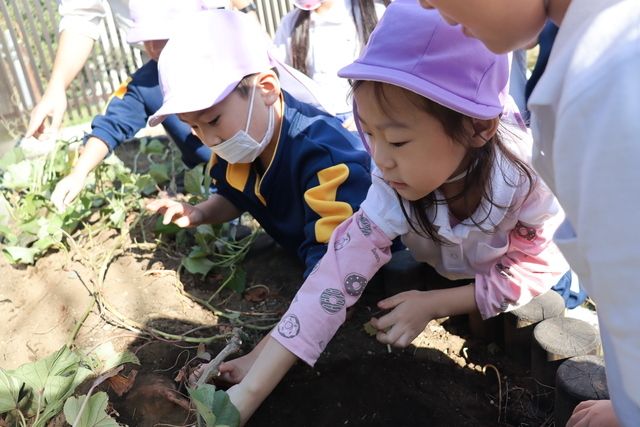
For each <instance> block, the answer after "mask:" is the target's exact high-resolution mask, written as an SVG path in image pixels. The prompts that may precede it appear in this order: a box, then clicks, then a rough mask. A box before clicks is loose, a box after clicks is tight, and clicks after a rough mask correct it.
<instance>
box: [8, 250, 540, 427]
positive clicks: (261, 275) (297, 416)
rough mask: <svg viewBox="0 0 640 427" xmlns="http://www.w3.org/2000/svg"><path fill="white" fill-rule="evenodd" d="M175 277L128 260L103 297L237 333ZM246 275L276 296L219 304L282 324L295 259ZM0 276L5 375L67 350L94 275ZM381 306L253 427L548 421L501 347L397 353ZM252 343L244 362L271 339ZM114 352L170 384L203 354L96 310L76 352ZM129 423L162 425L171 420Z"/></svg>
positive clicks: (214, 347) (138, 258)
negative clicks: (378, 318)
mask: <svg viewBox="0 0 640 427" xmlns="http://www.w3.org/2000/svg"><path fill="white" fill-rule="evenodd" d="M108 241H109V240H108V239H107V240H105V247H107V245H108V243H107V242H108ZM177 266H178V261H177V260H173V259H170V258H169V257H167V256H166V255H163V254H159V253H157V251H153V250H140V249H131V250H128V251H127V252H125V253H124V254H122V255H120V256H118V257H116V258H115V259H114V261H113V262H112V263H111V264H110V265H109V268H108V270H107V274H106V276H105V281H104V288H103V295H104V297H105V299H106V300H107V301H109V303H110V304H111V305H112V307H113V308H114V309H115V310H117V311H118V312H120V313H121V314H122V315H124V316H125V317H126V318H128V319H130V320H131V321H133V322H138V323H140V324H144V325H147V326H149V325H150V326H153V327H155V328H157V329H159V330H163V331H165V332H168V333H173V334H181V333H185V332H187V331H190V330H193V329H194V328H198V327H199V328H201V329H199V330H198V332H197V334H199V335H200V336H211V335H215V334H217V333H220V332H224V331H227V330H228V329H226V327H225V323H226V322H225V321H224V319H220V318H218V317H217V316H215V315H214V314H212V313H211V312H210V311H209V310H207V309H206V308H203V307H201V306H200V305H198V304H197V303H194V302H193V301H192V300H191V299H189V298H188V297H187V296H186V295H184V294H182V293H181V292H180V291H179V288H178V287H176V281H175V274H173V271H175V270H176V268H177ZM245 268H246V269H247V271H248V281H247V286H248V287H251V286H254V285H264V286H266V287H267V288H268V289H269V296H268V297H267V298H266V299H265V300H263V301H260V302H249V301H247V300H245V299H244V298H242V296H241V295H238V294H235V293H233V292H226V291H223V292H222V293H221V297H220V298H219V299H216V301H214V302H216V303H217V304H223V305H224V306H227V307H234V308H242V309H243V310H245V311H246V312H266V311H269V312H274V313H282V312H283V311H284V310H285V309H286V306H287V303H288V301H289V300H290V298H291V297H292V296H293V294H294V293H295V291H296V289H297V286H299V283H300V277H301V273H302V268H301V266H300V265H299V264H298V262H297V261H296V260H295V258H293V257H292V256H289V255H288V254H286V253H284V251H283V250H282V249H280V248H278V247H277V246H273V247H270V248H269V249H267V250H266V251H263V252H262V253H259V254H255V255H252V256H250V257H249V259H248V260H247V261H245ZM0 277H2V280H1V282H0V324H2V325H3V327H2V331H3V332H2V334H1V335H0V349H1V350H0V366H2V367H3V368H5V369H12V368H15V367H17V366H19V365H20V364H22V363H25V362H30V361H34V360H36V359H39V358H42V357H44V356H46V355H48V354H49V353H51V352H53V351H55V350H57V349H58V348H60V346H62V345H63V344H64V343H65V342H67V341H68V340H69V338H70V336H71V334H72V332H73V330H74V327H75V325H76V324H77V322H78V321H79V320H80V319H81V318H82V316H83V314H84V313H85V311H86V309H87V307H89V305H90V303H91V301H92V298H91V296H90V294H89V290H88V288H91V281H92V280H93V278H92V277H93V276H92V273H91V271H89V269H87V268H86V267H84V266H83V265H82V264H81V263H80V262H78V261H75V260H74V259H73V257H71V256H70V255H68V254H66V253H64V252H57V253H52V254H50V255H48V256H46V257H44V258H42V259H40V260H39V261H38V262H37V263H36V264H35V266H31V267H26V268H15V267H13V266H11V265H8V264H7V263H6V261H4V260H0ZM182 279H183V281H184V282H185V289H186V292H187V294H191V295H196V296H198V297H203V296H206V295H210V294H211V293H212V292H213V291H214V289H215V280H214V279H205V280H202V279H200V278H199V277H195V276H191V275H188V274H183V277H182ZM83 282H84V284H83ZM85 285H87V287H85ZM383 296H384V295H383V294H382V293H381V288H380V287H378V288H376V287H375V283H373V284H372V286H371V288H370V289H368V290H367V292H365V295H364V296H363V298H362V300H361V301H360V303H359V304H358V305H357V306H356V308H355V310H353V313H352V315H351V316H350V319H349V320H348V321H347V323H346V324H345V325H344V326H343V327H342V328H341V330H340V331H339V332H338V334H337V336H336V337H335V339H334V340H333V341H332V342H331V343H330V345H329V347H328V348H327V351H326V352H325V354H324V355H323V356H322V358H321V359H320V360H319V362H318V364H317V365H316V367H315V368H313V369H312V368H309V367H307V366H304V365H302V364H299V365H297V366H296V367H295V368H294V369H293V370H292V371H291V372H290V373H289V374H288V375H287V376H286V377H285V379H284V381H283V382H282V383H281V385H280V386H279V387H278V388H276V390H275V391H274V393H273V394H272V395H271V396H270V397H269V398H268V399H267V401H266V402H265V403H264V404H263V405H262V407H261V408H260V409H259V410H258V412H257V413H256V414H255V416H254V417H253V419H252V420H251V422H250V423H249V424H248V425H249V426H272V425H273V426H276V425H278V426H281V425H290V426H339V425H356V426H378V425H379V426H388V425H393V426H422V425H430V426H441V425H442V426H445V425H446V426H495V425H514V426H538V425H542V424H543V423H544V422H545V419H546V418H547V416H548V413H547V412H546V411H547V410H548V408H549V407H548V404H549V402H548V401H547V400H545V397H548V396H549V394H548V390H540V389H538V388H537V387H536V386H535V384H534V383H533V381H532V380H531V378H530V377H529V376H528V373H527V371H526V370H525V369H524V368H523V367H519V366H516V365H515V364H513V363H512V362H511V361H510V360H509V359H507V358H506V357H505V356H504V355H503V353H502V351H501V349H500V347H499V346H498V345H496V344H495V343H489V342H485V341H481V340H477V339H474V338H472V337H470V336H469V330H468V327H467V323H466V321H465V319H464V318H453V319H448V320H446V321H441V322H436V321H434V322H432V323H430V324H429V325H428V326H427V328H426V329H425V332H424V333H423V334H422V335H421V336H420V337H418V339H416V341H415V342H414V344H415V346H411V347H409V348H407V349H405V350H398V349H392V350H391V351H389V350H388V349H387V348H386V346H382V345H381V344H379V343H377V341H375V339H374V338H372V337H370V336H369V335H367V334H366V332H365V331H364V329H363V324H364V323H365V322H366V321H367V320H368V319H369V318H370V316H371V313H373V312H374V311H375V302H376V301H377V300H378V299H380V298H382V297H383ZM248 332H249V333H248V337H247V338H246V339H245V343H244V345H243V351H248V350H249V349H250V348H251V346H252V345H253V343H255V342H257V340H258V339H259V338H260V336H261V333H259V332H255V331H253V332H252V331H248ZM106 342H111V343H112V344H113V346H114V347H115V349H116V350H118V351H121V350H127V349H128V350H131V351H133V352H135V353H136V354H137V355H138V357H139V358H140V360H141V362H142V368H141V374H142V373H155V374H157V375H162V376H165V377H166V378H167V379H169V382H170V380H171V379H172V378H174V377H175V375H176V373H177V371H178V370H179V368H181V367H182V366H184V365H185V363H186V361H187V360H188V359H191V358H193V357H194V356H195V354H196V345H195V344H190V343H172V342H169V341H166V340H161V339H148V338H140V337H139V336H138V335H137V334H135V333H133V332H130V331H127V330H124V329H121V328H117V327H114V326H112V325H110V324H109V323H107V322H106V321H105V320H104V319H103V318H101V317H100V316H99V315H97V312H96V309H95V308H94V309H93V310H92V312H91V313H90V314H89V316H88V318H87V319H86V321H85V322H84V323H83V325H82V327H81V328H80V330H79V332H78V334H77V338H76V340H75V344H76V345H77V346H78V347H79V348H81V349H83V350H84V351H91V350H92V349H95V348H96V347H97V346H99V345H100V344H104V343H106ZM223 345H224V342H222V341H217V342H214V343H213V344H211V345H210V346H208V348H207V349H208V351H209V352H210V353H211V354H216V353H217V352H218V351H219V350H220V349H221V347H222V346H223ZM486 364H492V365H494V366H496V368H497V369H498V371H499V374H500V377H501V384H500V387H501V389H500V391H499V390H498V381H497V377H496V372H495V371H494V370H493V369H488V370H487V371H486V373H485V374H483V373H482V372H481V367H482V366H484V365H486ZM545 393H546V396H545ZM114 401H115V402H116V404H117V403H118V400H117V399H114ZM116 406H117V405H116ZM117 409H119V410H120V411H121V412H123V411H124V412H125V413H126V411H127V408H123V407H117ZM498 417H500V421H498ZM123 421H127V419H126V418H123ZM128 421H129V422H130V423H132V425H153V424H154V423H155V422H156V421H163V422H167V421H169V420H167V419H164V420H157V419H154V420H151V421H150V420H147V421H144V420H140V419H138V420H137V421H134V422H131V420H128ZM172 421H173V422H174V423H175V422H177V421H176V420H172Z"/></svg>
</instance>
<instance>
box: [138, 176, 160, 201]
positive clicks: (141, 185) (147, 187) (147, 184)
mask: <svg viewBox="0 0 640 427" xmlns="http://www.w3.org/2000/svg"><path fill="white" fill-rule="evenodd" d="M135 186H136V188H138V191H139V192H140V193H142V194H144V195H145V196H148V195H149V194H152V193H155V192H156V182H155V181H154V179H153V178H152V177H151V176H150V175H147V174H144V175H140V176H138V178H137V179H136V181H135Z"/></svg>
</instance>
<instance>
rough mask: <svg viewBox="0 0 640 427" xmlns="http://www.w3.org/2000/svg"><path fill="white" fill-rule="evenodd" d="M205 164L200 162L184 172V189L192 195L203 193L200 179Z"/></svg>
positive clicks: (201, 179)
mask: <svg viewBox="0 0 640 427" xmlns="http://www.w3.org/2000/svg"><path fill="white" fill-rule="evenodd" d="M205 166H206V165H204V164H201V165H198V166H196V167H194V168H193V169H191V170H188V171H186V172H185V173H184V190H185V191H186V192H187V193H189V194H193V195H194V196H201V195H202V193H203V191H202V190H203V188H202V181H203V176H204V168H205Z"/></svg>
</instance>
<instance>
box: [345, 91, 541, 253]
mask: <svg viewBox="0 0 640 427" xmlns="http://www.w3.org/2000/svg"><path fill="white" fill-rule="evenodd" d="M364 82H366V81H364V80H357V81H354V82H352V90H353V91H354V92H355V91H356V90H357V89H358V87H360V86H361V85H362V83H364ZM369 83H371V84H373V90H374V93H375V96H376V99H377V101H378V104H379V105H380V106H381V108H382V109H383V111H384V109H385V105H388V101H387V100H386V97H385V93H384V87H385V86H386V85H387V84H386V83H381V82H369ZM404 91H405V92H406V95H407V98H408V99H409V100H410V101H411V102H412V103H413V104H414V105H415V106H416V107H417V108H420V109H421V110H423V111H426V112H427V113H429V114H430V115H432V116H433V117H435V118H436V119H437V120H438V121H439V122H440V123H441V124H442V127H443V129H444V131H445V133H446V134H447V136H449V137H450V138H451V139H453V140H454V141H456V142H458V143H460V144H463V145H466V146H468V145H467V143H466V140H467V139H468V136H467V134H466V133H467V131H466V129H468V126H467V127H465V121H468V120H471V118H470V117H468V116H466V115H464V114H462V113H458V112H457V111H453V110H451V109H449V108H447V107H444V106H442V105H440V104H438V103H436V102H434V101H431V100H429V99H427V98H425V97H423V96H420V95H418V94H415V93H413V92H411V91H408V90H404ZM508 133H512V132H509V130H508V129H507V128H505V127H503V126H501V127H500V128H498V131H497V132H496V134H495V135H494V136H493V137H492V138H491V139H489V140H488V141H487V142H486V143H485V144H483V145H482V146H481V147H477V148H476V147H471V146H468V148H469V151H468V153H469V156H470V158H469V163H468V164H469V166H468V167H467V170H466V173H467V174H466V176H465V177H464V186H463V189H462V191H461V192H460V193H458V194H456V195H455V196H453V197H450V198H446V199H437V198H436V197H435V193H434V192H432V193H430V194H427V195H426V196H425V197H423V198H421V199H418V200H415V201H411V202H409V206H410V209H411V213H412V214H413V217H414V218H415V221H412V220H411V218H410V216H409V214H408V213H407V212H406V210H405V207H404V203H403V200H402V198H401V197H400V195H399V194H397V192H396V194H397V195H398V198H399V199H400V206H401V207H402V212H403V213H404V216H405V218H406V219H407V222H408V223H409V225H410V226H411V228H412V229H413V230H414V231H415V232H416V233H418V234H421V235H423V236H425V237H429V238H431V239H432V240H434V241H436V242H438V243H441V244H445V243H446V242H445V241H443V240H442V238H440V236H439V235H438V230H437V228H436V227H435V226H434V224H433V222H432V221H433V219H434V218H435V215H434V217H433V218H429V215H427V210H428V209H429V208H431V207H434V208H435V209H436V210H437V208H438V205H441V204H447V203H450V202H452V201H455V200H460V199H462V200H463V204H464V206H465V209H466V208H469V209H467V210H469V211H470V210H471V208H473V206H470V203H471V202H470V199H471V198H470V195H471V194H472V192H476V191H479V192H480V193H481V199H480V200H481V201H483V200H486V201H487V202H489V206H490V208H489V211H488V212H487V213H486V216H485V217H484V218H482V219H474V218H473V217H469V218H468V219H465V221H471V222H473V224H474V225H475V226H477V227H478V228H479V229H481V230H483V231H484V232H487V233H488V232H490V229H491V228H492V227H491V226H489V227H483V224H484V222H485V221H486V220H487V219H488V218H489V214H490V211H491V209H493V208H494V207H495V208H501V209H509V208H513V207H514V206H500V205H498V204H497V203H496V202H495V201H494V200H493V199H492V197H491V194H492V184H491V174H492V169H493V168H494V167H497V168H501V167H502V165H501V164H500V162H497V154H498V152H499V153H500V154H501V155H502V156H503V157H504V158H505V159H506V161H507V162H509V163H510V164H512V165H513V166H515V168H516V170H517V171H518V174H517V177H516V179H515V181H516V182H512V181H513V179H510V178H508V177H507V176H506V174H505V172H504V170H503V171H502V175H503V177H504V179H505V181H506V182H507V184H508V185H511V186H514V187H516V186H520V185H522V184H523V182H528V190H527V194H526V197H525V199H526V198H527V197H528V196H529V195H530V194H531V191H532V190H533V187H534V184H535V180H536V175H535V174H534V172H533V170H532V169H531V167H530V166H529V165H528V164H527V163H525V162H524V161H522V160H521V159H520V158H519V157H518V156H516V155H515V154H514V153H512V152H511V151H510V150H509V149H508V148H507V147H506V145H505V143H504V138H505V137H506V136H507V134H508ZM523 180H524V181H523Z"/></svg>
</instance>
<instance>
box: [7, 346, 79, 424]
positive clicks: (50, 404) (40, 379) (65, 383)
mask: <svg viewBox="0 0 640 427" xmlns="http://www.w3.org/2000/svg"><path fill="white" fill-rule="evenodd" d="M80 363H81V359H80V357H79V356H78V355H77V354H76V353H74V352H72V351H71V350H69V348H68V347H67V346H64V347H62V348H61V349H60V350H58V351H57V352H55V353H53V354H52V355H50V356H48V357H46V358H44V359H41V360H38V361H36V362H34V363H29V364H25V365H22V366H20V367H19V368H18V369H16V370H15V371H14V372H13V374H14V376H15V377H16V378H18V379H20V380H22V381H24V383H25V384H26V386H27V387H29V388H30V389H31V390H33V394H34V397H33V399H32V401H31V402H30V407H29V412H30V413H31V414H34V413H35V410H36V408H37V407H38V406H39V407H41V408H43V407H44V408H45V410H44V413H47V414H50V415H51V416H54V415H55V414H56V413H57V412H58V411H59V409H60V408H62V403H63V402H64V400H65V399H66V398H67V397H69V396H70V395H71V394H73V392H74V390H75V389H76V387H77V386H78V385H80V383H82V382H83V381H84V380H85V379H87V377H88V376H89V375H91V371H90V370H88V369H85V368H83V367H82V366H80ZM38 396H40V403H39V404H38ZM55 409H57V411H56V410H55ZM41 418H42V417H41ZM43 425H44V424H43Z"/></svg>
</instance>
